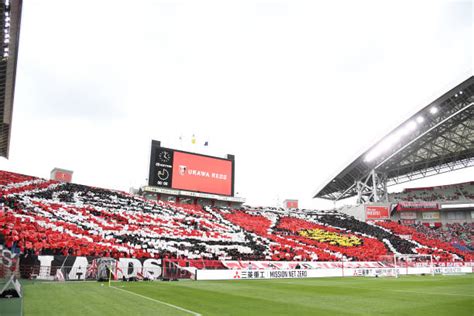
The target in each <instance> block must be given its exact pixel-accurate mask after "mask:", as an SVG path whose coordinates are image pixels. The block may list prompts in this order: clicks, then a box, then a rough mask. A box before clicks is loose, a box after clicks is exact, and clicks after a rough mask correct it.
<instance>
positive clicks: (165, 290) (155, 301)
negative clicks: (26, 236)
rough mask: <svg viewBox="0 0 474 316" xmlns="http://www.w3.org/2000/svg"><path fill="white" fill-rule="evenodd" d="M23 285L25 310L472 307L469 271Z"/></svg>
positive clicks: (252, 311) (314, 311) (418, 311)
mask: <svg viewBox="0 0 474 316" xmlns="http://www.w3.org/2000/svg"><path fill="white" fill-rule="evenodd" d="M24 285H25V286H24V293H25V296H24V311H25V315H68V316H73V315H198V314H199V315H272V316H273V315H409V316H413V315H450V316H454V315H456V316H461V315H474V275H472V274H470V275H464V276H435V277H432V276H408V277H401V278H399V279H395V278H363V277H351V278H324V279H323V278H319V279H279V280H239V281H198V282H194V281H179V282H160V281H156V282H116V283H113V287H111V288H109V287H108V286H107V284H104V285H103V286H101V283H99V282H67V283H41V282H35V283H30V282H26V283H24ZM0 314H1V312H0Z"/></svg>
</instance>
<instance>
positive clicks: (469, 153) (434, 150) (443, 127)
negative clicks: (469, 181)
mask: <svg viewBox="0 0 474 316" xmlns="http://www.w3.org/2000/svg"><path fill="white" fill-rule="evenodd" d="M473 105H474V77H473V76H471V77H470V78H468V79H467V80H465V81H464V82H462V83H461V84H459V85H458V86H456V87H455V88H453V89H451V90H450V91H448V92H447V93H445V94H443V95H442V96H441V97H439V98H438V99H436V100H435V101H433V102H432V103H430V104H428V105H427V106H425V107H424V108H422V109H421V110H420V111H418V112H417V113H415V114H414V115H413V116H412V117H410V118H409V119H408V120H407V121H405V122H403V123H402V124H400V125H399V126H398V127H397V128H395V129H394V130H393V131H391V132H390V133H389V134H388V135H386V136H385V137H383V138H382V139H381V140H380V141H379V142H377V143H376V144H375V145H373V146H372V147H371V148H369V149H368V150H367V151H366V152H364V153H363V154H362V155H360V156H359V157H357V158H356V159H355V160H354V161H353V162H352V163H351V164H349V165H348V166H347V167H346V168H344V170H342V171H341V172H340V173H339V174H338V175H337V176H336V177H335V178H333V179H331V180H330V181H329V182H327V183H324V184H323V186H322V187H321V188H319V189H318V190H317V191H316V192H315V193H314V196H313V197H314V198H323V199H329V200H334V201H336V200H340V199H345V198H349V197H352V196H355V195H360V190H359V189H360V187H361V186H365V187H372V186H374V187H375V185H374V184H375V183H376V182H377V181H376V180H374V179H376V178H374V177H375V175H377V177H378V178H379V179H382V180H383V181H382V182H384V187H385V191H386V187H387V186H390V185H395V184H400V183H404V182H408V181H412V180H416V179H420V178H424V177H428V176H431V175H436V174H440V173H444V172H449V171H454V170H458V169H462V168H467V167H471V166H473V165H474V106H473ZM371 175H373V176H372V177H371ZM377 185H378V184H377ZM358 187H359V188H358Z"/></svg>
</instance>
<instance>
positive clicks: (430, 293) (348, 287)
mask: <svg viewBox="0 0 474 316" xmlns="http://www.w3.org/2000/svg"><path fill="white" fill-rule="evenodd" d="M280 283H283V284H294V285H303V284H302V283H296V282H280ZM305 286H309V285H305ZM316 286H323V287H338V288H346V289H356V290H378V291H389V292H400V293H415V294H428V295H441V296H444V295H451V296H465V297H474V295H467V294H456V293H439V292H438V293H435V292H417V291H405V290H391V289H384V288H360V287H355V286H332V285H316Z"/></svg>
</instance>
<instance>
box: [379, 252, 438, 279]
mask: <svg viewBox="0 0 474 316" xmlns="http://www.w3.org/2000/svg"><path fill="white" fill-rule="evenodd" d="M379 264H380V265H381V266H383V267H384V268H387V269H389V268H392V269H394V270H395V271H396V273H395V274H396V277H398V276H400V275H409V274H413V275H428V274H431V275H434V273H435V269H434V265H433V256H432V255H419V254H394V255H391V256H381V257H380V258H379Z"/></svg>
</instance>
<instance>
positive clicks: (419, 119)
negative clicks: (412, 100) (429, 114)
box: [416, 115, 425, 124]
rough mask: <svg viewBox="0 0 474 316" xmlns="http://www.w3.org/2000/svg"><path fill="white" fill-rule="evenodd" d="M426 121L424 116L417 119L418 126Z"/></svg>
mask: <svg viewBox="0 0 474 316" xmlns="http://www.w3.org/2000/svg"><path fill="white" fill-rule="evenodd" d="M424 121H425V118H424V117H423V116H421V115H420V116H418V117H417V118H416V122H417V123H418V124H421V123H423V122H424Z"/></svg>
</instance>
